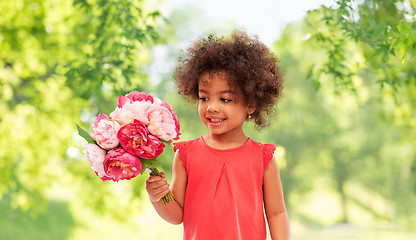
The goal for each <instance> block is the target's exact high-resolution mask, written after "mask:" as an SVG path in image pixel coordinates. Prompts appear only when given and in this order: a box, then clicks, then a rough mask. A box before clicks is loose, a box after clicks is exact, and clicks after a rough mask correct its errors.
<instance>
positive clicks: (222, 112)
mask: <svg viewBox="0 0 416 240" xmlns="http://www.w3.org/2000/svg"><path fill="white" fill-rule="evenodd" d="M276 63H277V60H276V58H275V57H274V55H273V54H272V53H271V52H270V50H269V49H268V48H267V47H266V46H265V45H264V44H263V43H261V42H260V41H259V40H258V38H257V37H255V38H252V37H250V36H248V35H247V34H246V33H245V32H234V33H233V34H232V35H231V37H230V38H217V37H216V36H214V35H210V36H208V37H207V38H205V39H201V40H199V41H197V42H195V43H194V44H193V45H192V46H191V47H190V48H189V49H188V54H187V55H186V56H184V57H181V58H179V65H178V67H177V68H176V72H175V75H174V79H175V81H176V84H177V86H178V89H179V93H180V94H182V95H184V96H186V97H188V98H191V99H195V100H198V101H199V103H198V112H199V116H200V118H201V120H202V122H203V123H204V124H205V125H206V126H207V127H208V129H209V131H208V132H207V133H206V134H205V135H203V136H201V137H199V138H197V139H194V140H190V141H182V142H177V143H175V147H174V150H175V152H176V154H175V157H174V160H173V167H172V187H171V191H172V192H173V194H174V199H175V201H174V202H172V203H169V204H167V205H166V206H165V205H163V203H162V201H161V198H162V196H164V195H166V193H167V192H168V191H169V184H168V183H167V182H166V180H164V177H165V175H164V174H163V175H162V177H156V176H150V177H149V178H148V179H147V181H146V190H147V192H148V194H149V198H150V201H151V202H152V204H153V206H154V208H155V209H156V211H157V212H158V214H159V215H160V216H161V217H162V218H163V219H165V220H166V221H168V222H170V223H173V224H180V223H182V222H183V226H184V239H196V240H204V239H209V240H213V239H214V240H217V239H227V240H235V239H249V240H253V239H254V240H257V239H266V237H267V232H266V226H265V219H264V212H263V205H264V210H265V213H266V217H267V222H268V225H269V229H270V235H271V237H272V239H289V219H288V216H287V213H286V208H285V203H284V200H283V191H282V185H281V181H280V176H279V170H278V166H277V162H276V160H275V159H274V157H273V153H274V150H275V148H276V146H275V145H274V144H261V143H258V142H255V141H253V140H252V139H251V138H249V137H247V136H246V135H245V134H244V132H243V128H242V127H243V123H244V122H245V121H254V122H255V124H256V125H257V127H259V128H262V127H264V126H265V125H266V117H267V116H268V115H269V113H270V112H271V111H272V110H273V107H274V105H275V104H276V103H277V100H278V98H279V96H280V95H281V90H282V79H281V76H280V74H279V71H278V69H277V67H276Z"/></svg>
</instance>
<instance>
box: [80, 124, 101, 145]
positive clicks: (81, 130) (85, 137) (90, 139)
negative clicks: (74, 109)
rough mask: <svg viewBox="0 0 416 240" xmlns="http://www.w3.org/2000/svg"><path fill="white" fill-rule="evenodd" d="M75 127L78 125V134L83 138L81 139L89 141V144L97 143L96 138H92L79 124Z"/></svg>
mask: <svg viewBox="0 0 416 240" xmlns="http://www.w3.org/2000/svg"><path fill="white" fill-rule="evenodd" d="M75 125H77V130H78V134H79V135H80V136H81V137H83V138H84V139H85V140H87V142H88V143H95V144H96V143H97V142H96V141H95V139H94V138H92V137H91V135H90V134H89V133H88V132H87V131H85V130H84V129H83V128H82V127H80V126H79V125H78V124H75Z"/></svg>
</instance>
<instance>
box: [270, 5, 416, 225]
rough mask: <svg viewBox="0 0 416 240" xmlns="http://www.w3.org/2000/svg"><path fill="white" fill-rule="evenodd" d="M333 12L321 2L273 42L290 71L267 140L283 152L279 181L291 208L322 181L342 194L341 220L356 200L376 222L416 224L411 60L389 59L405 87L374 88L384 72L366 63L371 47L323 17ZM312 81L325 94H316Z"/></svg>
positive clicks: (378, 84) (386, 85)
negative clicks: (359, 190)
mask: <svg viewBox="0 0 416 240" xmlns="http://www.w3.org/2000/svg"><path fill="white" fill-rule="evenodd" d="M338 10H339V9H338ZM329 12H330V13H332V14H333V15H331V16H332V17H333V18H336V17H338V15H337V12H336V10H333V9H327V8H323V7H322V8H320V9H318V10H315V11H313V12H309V14H308V15H307V16H306V17H305V19H304V20H303V21H300V22H297V23H291V24H289V25H288V26H287V28H286V29H285V31H284V33H283V34H282V36H281V38H280V39H279V40H278V41H277V42H276V43H275V44H274V46H273V48H274V50H275V51H276V54H277V56H278V57H279V58H280V59H281V64H282V67H283V69H284V72H285V79H286V83H285V92H286V94H285V97H284V99H283V100H282V102H281V105H280V107H279V108H280V109H279V112H280V113H279V114H278V117H277V119H276V123H275V124H273V126H272V129H271V131H267V133H268V134H267V136H266V138H267V139H274V140H271V141H273V142H277V143H280V144H282V145H283V147H284V148H285V149H286V156H285V158H286V165H285V170H284V171H282V179H283V183H284V186H285V194H286V198H289V201H288V202H289V203H291V205H289V207H290V209H292V208H293V209H296V204H295V206H293V202H292V201H291V198H292V196H294V195H298V196H299V195H300V196H303V195H304V194H306V193H308V192H309V190H311V189H314V188H316V187H317V186H318V187H324V188H326V186H322V185H316V184H318V183H320V182H325V183H326V184H327V186H331V187H332V189H334V190H335V191H337V192H338V194H339V197H340V204H341V206H342V208H341V210H342V211H341V213H340V215H339V218H338V221H341V222H349V221H351V220H352V219H353V218H352V216H350V215H349V213H350V211H349V210H348V209H349V207H348V206H351V205H355V206H358V207H359V208H360V209H362V210H364V211H365V212H367V213H368V214H370V215H371V216H372V217H373V218H374V219H375V220H380V221H394V222H400V221H404V222H406V223H407V224H408V225H410V226H412V223H413V222H414V217H412V216H410V215H409V214H408V212H409V211H411V210H410V209H414V206H413V204H412V202H414V201H415V200H416V194H415V191H414V186H415V184H414V183H415V178H414V176H415V174H414V172H413V171H414V169H415V168H414V165H413V164H414V162H415V158H416V154H415V151H414V149H415V141H414V137H412V136H415V130H414V127H413V128H411V126H413V124H415V119H414V115H412V114H414V106H415V105H413V106H412V107H411V106H410V105H409V104H410V102H411V101H412V100H411V99H413V98H414V95H410V94H409V93H412V92H413V91H414V89H415V88H414V85H412V84H411V82H412V81H414V76H413V75H412V74H413V70H409V68H410V65H411V63H410V61H413V60H412V59H411V58H409V59H407V60H406V61H409V63H402V62H401V59H398V60H399V61H398V62H397V58H396V57H395V56H393V55H391V56H389V60H388V61H389V63H391V64H396V65H397V68H396V69H394V70H393V69H390V70H391V71H396V73H395V74H396V75H397V77H398V78H397V82H401V83H400V86H401V87H396V88H394V87H393V85H391V84H390V83H389V84H385V83H384V88H383V89H381V90H379V89H377V88H379V86H380V84H381V82H376V81H372V79H377V78H380V77H383V74H384V73H383V74H382V73H380V72H379V69H376V68H374V69H372V68H368V69H367V68H364V67H363V66H367V67H368V66H371V64H372V63H371V62H369V61H371V59H367V56H369V54H370V53H369V51H372V50H369V49H368V48H367V46H363V44H361V43H360V42H356V41H355V39H351V38H348V37H346V36H344V34H345V32H346V31H345V30H342V29H341V27H340V26H338V25H328V23H327V22H326V21H323V19H327V14H328V13H329ZM373 54H375V53H373ZM370 55H371V54H370ZM374 58H375V59H378V57H377V56H374ZM305 66H312V67H311V68H310V69H307V68H305ZM409 71H410V73H409ZM385 74H387V73H385ZM409 76H410V77H409ZM307 79H309V80H310V79H313V81H312V82H308V81H307ZM334 79H335V82H334ZM312 84H314V85H315V86H316V87H319V89H320V91H313V89H312V88H311V86H312ZM396 86H398V84H396ZM345 88H349V89H352V90H353V91H344V90H343V89H345ZM334 93H335V94H334ZM412 166H413V167H412ZM352 186H359V188H363V189H366V191H367V192H368V195H364V194H361V195H359V194H356V191H355V190H352V189H353V188H354V187H352ZM398 186H400V187H398ZM378 198H382V199H383V200H382V202H383V205H384V206H386V207H385V208H383V207H380V206H378V207H376V204H374V202H373V200H375V199H378ZM296 199H298V200H299V199H302V197H300V198H296ZM296 203H298V202H296ZM386 209H387V210H386ZM295 215H298V216H302V213H301V212H297V213H295ZM305 217H308V216H305ZM309 217H310V216H309Z"/></svg>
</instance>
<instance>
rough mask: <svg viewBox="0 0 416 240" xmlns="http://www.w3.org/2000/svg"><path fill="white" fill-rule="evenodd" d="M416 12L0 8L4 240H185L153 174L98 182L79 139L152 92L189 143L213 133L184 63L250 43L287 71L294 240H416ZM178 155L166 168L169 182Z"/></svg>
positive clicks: (285, 120) (387, 1)
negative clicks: (194, 50)
mask: <svg viewBox="0 0 416 240" xmlns="http://www.w3.org/2000/svg"><path fill="white" fill-rule="evenodd" d="M415 9H416V1H414V0H384V1H381V0H361V1H349V0H340V1H330V0H325V1H318V0H296V1H275V0H256V1H237V0H230V1H226V0H222V1H220V0H210V1H202V0H195V1H191V0H171V1H168V0H166V1H161V0H158V1H154V0H143V1H138V0H137V1H136V0H69V1H68V0H32V1H31V0H13V1H8V0H0V136H1V137H0V179H1V182H0V240H15V239H17V240H20V239H25V240H26V239H28V240H32V239H33V240H35V239H36V240H38V239H45V240H49V239H59V240H84V239H100V240H105V239H154V240H159V239H160V240H161V239H182V225H177V226H175V225H170V224H168V223H166V222H164V221H163V220H162V219H161V218H160V217H159V216H158V215H157V214H156V213H155V211H154V209H153V208H152V206H151V204H150V203H149V200H148V198H147V193H146V191H145V189H144V181H145V179H146V178H147V174H146V173H145V174H143V175H142V176H138V177H137V178H135V179H133V180H130V181H121V182H119V183H113V182H109V181H106V182H102V181H101V180H100V179H99V178H98V177H97V176H96V175H95V174H94V172H92V171H91V169H90V167H89V165H88V161H87V159H86V158H85V157H84V156H83V154H82V150H83V146H84V144H85V143H86V142H85V141H84V140H83V139H82V138H81V137H80V136H79V135H78V134H77V132H76V127H75V123H77V124H79V125H81V126H82V127H84V128H85V129H88V128H89V127H90V124H91V123H92V122H93V121H94V119H95V117H96V116H97V114H98V113H101V112H102V113H107V114H108V113H110V112H111V111H112V110H113V109H114V108H115V107H116V99H117V96H119V95H121V94H126V93H127V92H129V91H132V90H138V91H146V92H148V93H150V94H153V95H155V96H157V97H159V98H162V99H163V100H166V101H167V102H168V103H169V104H171V105H172V106H173V107H174V110H175V112H176V113H177V115H178V116H179V120H180V123H181V129H182V130H181V132H182V135H181V139H180V140H188V139H193V138H196V137H198V136H200V135H201V134H203V133H204V132H205V131H206V129H205V127H204V126H203V124H201V123H200V122H199V121H198V115H197V113H196V108H195V106H196V105H195V104H194V103H189V102H186V101H185V100H184V99H182V97H181V96H179V95H178V94H177V93H176V91H175V86H174V84H173V83H172V71H173V70H174V68H175V64H176V60H177V57H178V56H180V55H181V54H182V52H181V51H184V50H186V48H187V47H188V46H189V45H190V44H191V43H192V41H194V40H196V39H197V38H198V37H201V36H206V35H207V34H209V33H216V34H228V33H230V32H231V31H233V30H234V29H239V28H244V29H246V30H247V31H248V32H249V33H250V34H256V35H258V37H259V38H260V40H262V41H263V42H264V43H265V44H267V45H268V46H269V47H270V48H271V49H272V51H273V52H274V53H275V54H276V56H277V57H278V58H279V60H280V62H279V67H280V68H281V71H282V73H283V74H284V78H285V84H284V87H285V88H284V96H283V98H282V99H281V101H280V102H279V105H278V108H277V111H276V113H275V114H274V115H273V116H271V125H270V127H269V128H267V129H265V130H263V131H261V132H258V131H257V130H256V129H255V128H253V126H251V125H247V126H245V129H246V133H247V134H248V135H250V136H251V137H252V138H253V139H254V140H257V141H261V142H264V143H266V142H267V143H275V144H277V145H278V148H277V151H276V153H275V156H276V158H277V160H278V164H279V167H280V172H281V178H282V183H283V188H284V193H285V201H286V204H287V209H288V213H289V217H290V220H291V232H292V239H366V240H367V239H370V240H371V239H377V240H379V239H381V240H384V239H385V240H387V239H389V240H390V239H392V240H395V239H415V236H416V224H415V222H416V204H415V203H416V152H415V147H416V137H415V136H416V128H415V127H416V113H415V110H416V67H415V66H416V64H415V60H414V58H415V54H416V40H415V39H416V30H415V29H416V23H415V16H416V11H415ZM172 156H173V153H172V152H169V151H167V152H166V155H165V156H164V157H163V159H162V161H163V164H164V165H163V170H164V171H165V172H167V175H168V179H169V180H170V177H171V176H170V174H169V173H170V171H171V166H170V165H171V157H172Z"/></svg>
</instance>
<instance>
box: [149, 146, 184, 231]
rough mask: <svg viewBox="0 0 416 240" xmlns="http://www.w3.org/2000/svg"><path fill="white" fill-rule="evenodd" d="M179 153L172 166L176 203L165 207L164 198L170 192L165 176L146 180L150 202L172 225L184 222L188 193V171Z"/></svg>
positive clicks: (151, 177) (173, 190) (173, 191)
mask: <svg viewBox="0 0 416 240" xmlns="http://www.w3.org/2000/svg"><path fill="white" fill-rule="evenodd" d="M178 153H179V151H177V152H176V154H175V157H174V159H173V165H172V189H171V191H172V193H173V198H174V199H175V201H174V202H171V203H168V204H166V205H163V202H162V200H161V199H162V197H163V196H165V195H166V194H167V193H168V192H169V184H168V183H167V181H166V180H163V178H164V177H165V176H164V174H163V178H162V177H158V176H150V177H149V178H148V179H147V180H146V190H147V192H148V194H149V199H150V202H151V203H152V204H153V207H154V208H155V209H156V212H157V213H158V214H159V215H160V216H161V217H162V218H163V219H164V220H166V221H167V222H169V223H172V224H181V223H182V221H183V203H184V202H185V192H186V184H187V177H186V169H185V166H184V165H183V163H182V159H181V157H180V156H179V154H178Z"/></svg>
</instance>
